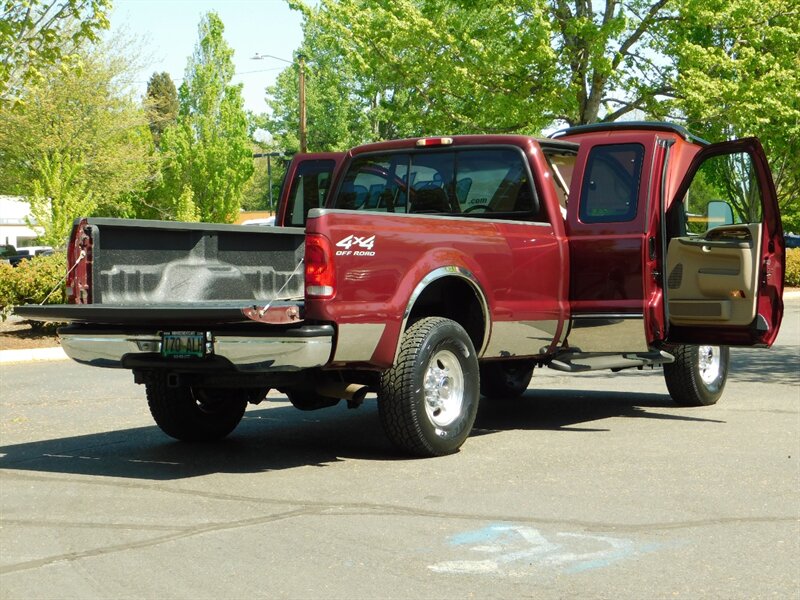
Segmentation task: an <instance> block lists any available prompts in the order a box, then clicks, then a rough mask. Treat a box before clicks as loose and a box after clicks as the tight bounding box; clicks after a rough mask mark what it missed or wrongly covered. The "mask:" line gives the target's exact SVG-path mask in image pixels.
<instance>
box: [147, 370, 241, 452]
mask: <svg viewBox="0 0 800 600" xmlns="http://www.w3.org/2000/svg"><path fill="white" fill-rule="evenodd" d="M146 389H147V404H148V406H149V407H150V414H151V415H152V416H153V419H154V420H155V422H156V425H158V427H159V428H160V429H161V431H163V432H164V433H166V434H167V435H168V436H170V437H173V438H175V439H178V440H182V441H185V442H209V441H213V440H218V439H221V438H224V437H225V436H226V435H228V434H229V433H230V432H231V431H233V430H234V429H235V428H236V426H237V425H238V424H239V422H240V421H241V420H242V416H243V415H244V411H245V408H247V401H248V392H247V390H244V389H216V388H194V387H190V386H188V385H178V386H176V387H170V386H168V385H167V381H166V377H157V378H155V379H154V380H153V381H151V382H148V383H147V385H146Z"/></svg>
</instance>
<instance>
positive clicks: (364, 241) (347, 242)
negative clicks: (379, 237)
mask: <svg viewBox="0 0 800 600" xmlns="http://www.w3.org/2000/svg"><path fill="white" fill-rule="evenodd" d="M374 246H375V236H374V235H372V236H369V237H359V236H357V235H348V236H347V237H346V238H342V239H341V240H339V241H338V242H336V247H337V248H343V250H337V251H336V256H375V252H374V251H373V250H372V248H373V247H374Z"/></svg>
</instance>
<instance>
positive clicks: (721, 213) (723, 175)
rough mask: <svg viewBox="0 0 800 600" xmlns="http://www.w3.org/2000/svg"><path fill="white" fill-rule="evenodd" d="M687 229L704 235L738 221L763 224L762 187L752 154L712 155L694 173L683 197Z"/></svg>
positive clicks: (687, 231)
mask: <svg viewBox="0 0 800 600" xmlns="http://www.w3.org/2000/svg"><path fill="white" fill-rule="evenodd" d="M683 205H684V219H685V227H684V231H685V232H686V233H688V234H690V235H704V234H705V233H706V231H708V230H709V229H713V228H714V227H719V226H721V225H732V224H735V223H760V222H761V219H762V213H761V210H762V209H761V189H760V187H759V185H758V178H757V177H756V173H755V169H754V168H753V162H752V159H751V158H750V155H749V154H747V153H745V152H737V153H734V154H725V155H720V156H712V157H709V158H708V159H706V160H705V161H704V162H703V163H702V164H701V165H700V168H699V169H698V170H697V171H696V172H695V174H694V177H693V179H692V183H691V185H690V186H689V190H688V191H687V192H686V196H685V198H684V202H683Z"/></svg>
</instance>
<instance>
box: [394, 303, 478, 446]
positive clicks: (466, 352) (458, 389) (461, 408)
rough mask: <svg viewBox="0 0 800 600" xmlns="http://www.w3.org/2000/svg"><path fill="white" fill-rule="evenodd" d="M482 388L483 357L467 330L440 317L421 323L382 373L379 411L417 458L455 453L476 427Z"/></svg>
mask: <svg viewBox="0 0 800 600" xmlns="http://www.w3.org/2000/svg"><path fill="white" fill-rule="evenodd" d="M478 389H479V375H478V359H477V356H476V355H475V348H474V347H473V345H472V340H470V337H469V335H467V332H466V331H464V328H463V327H461V325H459V324H458V323H456V322H455V321H451V320H449V319H444V318H441V317H428V318H425V319H421V320H420V321H417V322H416V323H415V324H414V325H412V326H411V327H410V328H409V329H408V330H407V331H406V332H405V334H404V335H403V340H402V342H401V345H400V354H399V356H398V358H397V361H396V362H395V364H394V366H393V367H392V368H391V369H389V370H388V371H385V372H384V373H383V375H382V376H381V382H380V395H379V402H378V412H379V414H380V418H381V423H382V424H383V428H384V430H385V432H386V435H387V437H388V438H389V439H390V440H391V441H392V443H393V444H394V445H395V446H397V447H398V448H400V449H401V450H403V451H405V452H408V453H410V454H414V455H416V456H443V455H446V454H452V453H454V452H456V451H457V450H458V449H459V448H460V447H461V445H462V444H463V443H464V441H465V440H466V439H467V437H468V436H469V434H470V432H471V431H472V425H473V423H474V422H475V415H476V413H477V410H478V397H479V394H478Z"/></svg>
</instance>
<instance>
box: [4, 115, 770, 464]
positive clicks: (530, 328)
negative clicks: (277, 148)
mask: <svg viewBox="0 0 800 600" xmlns="http://www.w3.org/2000/svg"><path fill="white" fill-rule="evenodd" d="M326 160H328V161H329V162H327V163H326V162H325V161H326ZM314 161H317V162H314ZM319 161H322V162H319ZM330 161H333V162H334V163H341V165H340V166H339V167H338V168H334V167H335V164H332V163H331V162H330ZM285 189H286V190H287V194H286V195H285V197H284V198H283V201H282V205H281V211H280V214H279V218H278V223H279V225H282V227H274V228H271V227H270V228H259V227H247V226H244V227H242V226H229V225H212V224H187V223H168V222H152V221H124V220H114V219H103V218H88V219H87V218H83V219H79V220H77V221H76V224H75V227H74V230H73V232H72V238H71V241H70V244H69V257H68V263H69V266H68V269H69V276H68V294H69V298H70V304H67V305H58V306H41V307H33V306H26V307H18V308H17V313H18V314H20V315H23V316H27V317H30V318H35V319H39V320H55V321H67V322H69V323H70V324H69V326H66V327H64V328H62V329H60V330H59V334H60V336H61V341H62V346H63V348H64V350H65V351H66V353H67V354H68V355H69V356H70V357H72V358H73V359H75V360H76V361H78V362H81V363H85V364H88V365H96V366H101V367H116V368H120V367H121V368H126V369H130V370H132V371H133V373H134V377H135V381H137V382H138V383H141V384H144V385H145V387H146V391H147V400H148V403H149V407H150V411H151V413H152V416H153V417H154V419H155V422H156V423H157V424H158V426H159V427H160V428H161V429H162V430H163V431H164V432H166V433H167V434H169V435H170V436H173V437H175V438H178V439H181V440H210V439H218V438H220V437H223V436H225V435H227V434H228V433H230V432H231V431H232V430H233V429H234V428H235V427H236V425H237V424H238V423H239V421H240V419H241V418H242V415H243V413H244V411H245V408H246V406H247V404H248V402H252V403H258V402H260V401H261V400H262V399H264V397H265V395H266V392H267V391H268V390H269V389H270V388H276V389H278V390H281V391H282V392H284V393H285V394H286V395H287V397H288V398H289V400H290V401H291V402H292V403H293V404H294V405H295V406H296V407H297V408H300V409H305V410H310V409H317V408H323V407H326V406H330V405H333V404H335V403H337V402H339V401H341V400H345V401H347V402H348V404H349V405H350V406H352V407H355V406H358V405H360V404H361V403H362V402H363V401H364V398H365V395H366V394H367V393H368V392H369V391H373V392H376V393H377V401H378V409H379V414H380V418H381V422H382V424H383V427H384V429H385V432H386V434H387V436H388V437H389V438H390V439H391V441H392V442H393V443H394V444H395V445H396V446H398V447H399V448H400V449H401V450H403V451H405V452H408V453H411V454H416V455H422V456H435V455H443V454H448V453H452V452H455V451H456V450H457V449H458V448H459V447H460V446H461V445H462V443H463V442H464V441H465V439H466V438H467V437H468V435H469V433H470V430H471V428H472V425H473V421H474V419H475V414H476V410H477V406H478V400H479V396H480V395H481V394H482V395H483V396H485V397H488V398H493V397H513V396H518V395H520V394H521V393H522V392H524V390H525V389H526V388H527V387H528V384H529V382H530V379H531V375H532V372H533V370H534V367H537V366H547V367H550V368H552V369H557V370H560V371H563V372H567V373H576V372H583V371H589V370H595V369H608V370H611V371H618V370H621V369H628V368H639V369H641V368H643V367H657V366H663V371H664V376H665V379H666V384H667V388H668V390H669V393H670V395H671V397H672V398H673V399H674V401H675V402H676V403H678V404H680V405H707V404H713V403H715V402H716V401H717V400H718V398H719V397H720V394H721V393H722V390H723V387H724V385H725V381H726V377H727V374H728V368H729V350H728V347H729V346H761V347H768V346H769V345H770V344H772V342H773V341H774V339H775V337H776V335H777V333H778V328H779V326H780V322H781V317H782V313H783V305H782V300H781V296H782V290H783V271H784V255H785V248H784V241H783V236H782V231H781V226H780V219H779V214H778V208H777V203H776V197H775V189H774V185H773V182H772V178H771V175H770V171H769V167H768V165H767V161H766V159H765V157H764V153H763V150H762V148H761V145H760V144H759V143H758V141H757V140H756V139H745V140H739V141H734V142H730V143H724V144H716V145H710V144H708V143H706V142H704V141H703V140H700V139H698V138H695V137H693V136H692V135H690V134H689V133H688V132H687V131H686V130H685V129H683V128H681V127H678V126H674V125H670V124H663V123H624V124H612V125H592V126H583V127H575V128H571V129H568V130H565V131H563V132H561V133H559V134H557V135H555V136H554V137H553V138H550V139H536V138H532V137H526V136H513V135H512V136H496V135H490V136H455V137H430V138H421V139H408V140H398V141H388V142H381V143H374V144H369V145H365V146H361V147H358V148H355V149H353V150H351V151H349V152H347V153H346V154H344V155H334V156H332V157H324V156H322V157H309V162H308V163H305V166H304V161H300V162H299V163H298V164H295V165H294V167H293V171H292V172H291V173H290V175H289V180H287V182H286V184H285Z"/></svg>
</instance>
